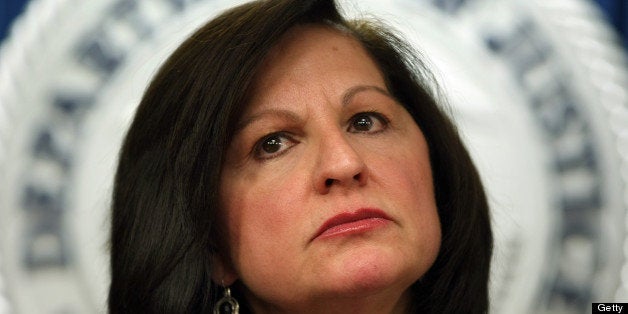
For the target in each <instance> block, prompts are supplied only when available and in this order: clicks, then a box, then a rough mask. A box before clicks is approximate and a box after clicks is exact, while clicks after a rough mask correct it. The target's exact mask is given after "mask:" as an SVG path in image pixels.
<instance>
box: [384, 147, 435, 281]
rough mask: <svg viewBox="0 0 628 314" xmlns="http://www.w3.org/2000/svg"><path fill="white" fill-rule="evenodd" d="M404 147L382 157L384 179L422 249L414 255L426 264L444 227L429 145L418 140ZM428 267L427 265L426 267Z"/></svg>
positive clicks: (432, 259)
mask: <svg viewBox="0 0 628 314" xmlns="http://www.w3.org/2000/svg"><path fill="white" fill-rule="evenodd" d="M398 147H401V148H400V149H398V150H396V151H395V152H394V153H391V154H388V157H386V158H385V159H382V161H381V162H380V166H381V168H382V169H383V170H382V171H381V174H380V176H379V177H380V179H381V180H382V181H383V182H384V183H383V184H384V185H385V189H386V190H387V191H388V193H389V195H390V200H391V201H393V202H396V203H395V204H394V205H393V206H395V207H396V208H398V209H399V210H398V213H399V215H400V216H401V217H402V219H401V221H403V222H404V224H405V226H404V227H406V228H404V230H405V232H406V235H407V236H408V238H410V239H411V242H412V243H414V245H415V247H418V248H419V250H417V251H415V253H414V254H413V255H414V256H413V258H415V259H417V260H418V261H419V264H420V265H422V268H425V267H429V266H430V265H431V264H432V263H433V262H434V260H435V259H436V256H437V255H438V251H439V248H440V242H441V227H440V218H439V216H438V210H437V207H436V200H435V196H434V187H433V179H432V171H431V165H430V162H429V155H428V151H427V146H426V144H424V142H421V145H417V144H416V141H413V142H412V143H407V144H406V145H399V146H398ZM423 270H426V269H423Z"/></svg>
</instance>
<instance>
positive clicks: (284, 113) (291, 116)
mask: <svg viewBox="0 0 628 314" xmlns="http://www.w3.org/2000/svg"><path fill="white" fill-rule="evenodd" d="M364 91H376V92H378V93H380V94H382V95H384V96H387V97H391V98H392V96H391V95H390V93H388V91H387V90H385V89H383V88H381V87H379V86H375V85H356V86H353V87H351V88H349V89H347V90H346V91H345V92H344V93H343V95H342V100H341V102H340V103H341V104H342V106H343V107H346V106H347V105H348V104H349V103H350V102H351V99H352V98H353V97H354V96H355V95H356V94H359V93H361V92H364ZM266 115H273V116H280V117H282V118H284V119H287V120H290V121H292V122H294V123H296V124H301V123H302V122H303V121H302V119H301V117H299V116H298V115H296V114H295V113H294V112H292V111H289V110H284V109H268V110H264V111H262V112H260V113H257V114H255V115H253V116H251V117H249V118H246V119H244V120H243V121H241V122H240V123H238V124H237V125H236V128H235V132H234V134H238V133H240V132H241V131H242V130H244V129H245V128H246V127H248V126H249V125H250V124H251V123H253V122H255V121H257V120H260V119H261V118H262V117H264V116H266Z"/></svg>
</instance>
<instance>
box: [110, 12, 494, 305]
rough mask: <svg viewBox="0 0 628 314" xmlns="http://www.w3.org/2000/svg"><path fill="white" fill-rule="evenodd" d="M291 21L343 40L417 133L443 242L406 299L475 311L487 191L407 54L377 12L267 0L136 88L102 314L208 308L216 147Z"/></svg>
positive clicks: (485, 244) (214, 290) (201, 34)
mask: <svg viewBox="0 0 628 314" xmlns="http://www.w3.org/2000/svg"><path fill="white" fill-rule="evenodd" d="M303 24H319V25H320V24H322V25H328V26H331V27H333V28H335V29H337V30H338V31H341V32H345V33H347V34H349V35H350V36H352V37H354V38H356V39H357V40H358V41H359V42H360V43H361V44H362V45H363V47H364V48H365V49H366V51H367V52H368V53H369V54H370V56H371V57H372V59H373V60H374V61H375V63H376V64H377V65H378V66H379V68H380V70H381V72H382V73H383V75H384V78H385V81H386V84H387V87H388V89H389V90H390V92H391V93H392V95H393V96H394V97H395V98H396V99H397V101H398V102H399V103H401V104H403V105H404V106H405V108H406V109H407V110H408V111H409V112H410V114H411V115H412V117H413V118H414V120H415V121H416V123H417V124H418V126H419V127H420V129H421V130H422V132H423V133H424V135H425V138H426V139H427V143H428V147H429V154H430V162H431V167H432V171H433V179H434V182H433V184H434V188H435V196H436V205H437V207H438V213H439V217H440V221H441V229H442V243H441V249H440V252H439V254H438V257H437V259H436V262H435V263H434V265H432V267H431V268H430V269H429V271H428V272H427V273H426V274H425V275H424V276H423V277H422V278H421V279H419V280H418V281H417V282H416V283H414V284H413V285H412V287H411V289H412V292H413V293H414V298H413V303H412V309H411V311H412V312H413V313H484V312H486V311H487V310H488V304H489V302H488V279H489V268H490V260H491V253H492V245H493V244H492V243H493V241H492V233H491V227H490V219H489V213H488V205H487V201H486V196H485V193H484V189H483V186H482V183H481V181H480V178H479V175H478V173H477V170H476V168H475V167H474V165H473V163H472V161H471V158H470V157H469V154H468V152H467V150H466V149H465V147H464V145H463V143H462V141H461V139H460V136H459V135H458V132H457V130H456V128H455V126H454V125H453V124H452V122H451V121H450V119H449V118H448V116H447V114H445V112H444V111H443V108H442V105H441V104H439V103H438V101H437V99H438V98H439V97H437V96H435V95H437V94H438V93H437V92H435V91H436V88H435V85H434V81H433V79H432V77H431V75H430V72H429V70H428V69H427V67H426V66H425V65H424V63H423V62H421V59H420V58H419V55H418V54H417V53H416V52H414V51H413V49H412V48H411V47H410V46H409V45H408V44H406V43H405V42H404V41H403V40H401V39H400V38H399V37H397V36H396V35H395V34H393V33H392V32H390V31H389V28H388V27H384V26H382V24H380V23H375V22H369V21H365V20H356V21H348V20H345V19H344V18H343V17H342V16H341V14H340V13H339V11H338V9H337V7H336V4H335V3H334V1H333V0H305V1H303V0H276V1H258V2H251V3H248V4H244V5H241V6H238V7H236V8H233V9H231V10H229V11H226V12H225V13H223V14H221V15H219V16H218V17H216V18H215V19H213V20H211V21H210V22H209V23H208V24H206V25H205V26H203V27H202V28H200V29H199V30H198V31H196V32H195V33H194V34H193V35H192V36H191V37H190V38H189V39H188V40H187V41H185V42H184V43H183V44H182V45H181V46H180V47H179V48H178V49H177V50H176V51H175V52H174V53H173V54H172V56H170V58H169V59H168V60H167V61H166V62H165V64H164V65H163V66H162V67H161V69H160V70H159V72H158V73H157V74H156V76H155V77H154V79H153V81H152V82H151V84H150V86H149V87H148V89H147V90H146V92H145V94H144V97H143V99H142V101H141V103H140V105H139V108H138V109H137V113H136V115H135V118H134V120H133V122H132V125H131V127H130V129H129V131H128V134H127V135H126V138H125V141H124V143H123V147H122V150H121V153H120V157H119V165H118V169H117V172H116V176H115V183H114V190H113V203H112V226H111V243H110V245H111V286H110V290H109V299H108V306H109V312H110V313H209V312H210V311H211V310H212V308H213V306H214V304H215V303H216V301H217V300H218V299H219V298H220V296H221V295H220V294H221V293H222V288H221V287H220V286H218V285H215V284H214V283H212V280H211V272H212V257H213V256H215V255H216V254H219V252H221V251H222V252H225V250H228V248H226V247H225V245H226V244H225V243H224V242H225V241H224V240H221V239H224V237H222V235H223V234H224V232H225V230H223V229H224V228H225V227H224V226H223V224H222V223H220V221H221V219H220V208H219V207H218V204H219V202H218V199H219V195H218V191H219V186H220V182H219V178H220V172H221V168H222V165H223V162H224V156H225V151H226V149H227V147H228V145H229V143H230V140H231V137H232V134H233V132H234V127H235V125H236V123H237V121H238V119H239V118H240V113H241V112H243V109H244V107H245V106H246V104H247V102H246V97H247V94H248V92H249V90H250V89H251V87H252V84H253V80H254V77H255V74H256V72H257V71H258V69H259V67H260V65H261V64H262V61H263V60H264V59H265V57H266V55H267V53H268V51H269V50H270V49H271V48H272V47H273V46H274V45H276V43H277V42H278V40H279V39H280V38H281V37H282V36H283V35H284V34H285V33H286V32H287V31H288V30H290V29H291V28H293V27H295V26H297V25H303ZM409 192H411V191H409ZM235 290H236V291H235V292H234V293H235V294H236V297H238V299H239V300H240V303H241V304H242V303H245V302H244V301H245V300H244V299H243V297H241V296H238V291H237V289H235ZM242 305H243V309H244V311H245V312H246V311H247V309H246V304H242Z"/></svg>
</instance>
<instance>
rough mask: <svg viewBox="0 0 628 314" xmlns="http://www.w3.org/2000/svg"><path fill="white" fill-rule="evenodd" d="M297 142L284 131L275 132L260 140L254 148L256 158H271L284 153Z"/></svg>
mask: <svg viewBox="0 0 628 314" xmlns="http://www.w3.org/2000/svg"><path fill="white" fill-rule="evenodd" d="M296 144H297V142H296V141H295V140H293V139H292V138H291V137H290V136H288V135H287V134H285V133H283V132H279V133H273V134H270V135H268V136H265V137H263V138H262V139H261V140H259V141H258V142H257V143H256V144H255V147H254V149H253V151H254V155H255V158H257V159H271V158H274V157H277V156H279V155H281V154H283V153H284V152H285V151H286V150H288V149H289V148H290V147H292V146H294V145H296Z"/></svg>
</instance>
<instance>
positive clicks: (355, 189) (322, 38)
mask: <svg viewBox="0 0 628 314" xmlns="http://www.w3.org/2000/svg"><path fill="white" fill-rule="evenodd" d="M221 182H222V183H221V191H220V193H221V205H222V210H224V215H225V219H226V220H225V223H226V224H227V227H228V230H229V237H228V246H229V248H230V252H229V253H230V255H229V256H228V257H226V258H224V260H225V261H227V263H225V264H227V265H223V266H224V267H222V270H221V271H218V273H214V278H215V280H217V281H218V282H220V280H226V281H227V282H225V283H226V284H230V283H231V282H232V281H233V280H235V278H236V277H237V278H238V279H239V280H241V281H242V283H243V284H244V286H245V287H246V289H247V291H246V293H247V298H248V299H249V302H250V303H251V304H252V306H253V307H255V308H257V309H258V310H262V309H264V308H265V309H266V310H273V311H276V310H279V309H282V310H287V311H297V310H298V308H299V307H306V308H309V309H313V308H315V307H316V306H325V307H327V308H328V309H329V307H330V306H331V305H330V304H333V303H329V302H334V301H335V302H338V304H341V303H342V302H345V301H347V302H349V300H354V303H353V304H355V301H356V300H359V301H363V302H366V303H368V302H369V300H370V301H373V302H372V304H376V303H378V302H377V300H393V301H394V302H393V303H396V304H393V306H397V307H399V306H400V304H401V303H402V302H403V300H404V299H405V298H404V297H402V296H407V295H404V292H405V291H406V290H407V288H408V287H409V286H410V285H411V284H412V283H414V282H415V281H416V280H417V279H419V278H420V277H421V276H422V275H423V274H424V273H425V272H426V271H427V270H428V268H429V267H430V266H431V265H432V263H433V262H434V260H435V259H436V256H437V254H438V250H439V245H440V224H439V218H438V214H437V210H436V205H435V200H434V191H433V186H432V174H431V169H430V162H429V157H428V148H427V145H426V141H425V138H424V136H423V134H422V132H421V130H420V129H419V128H418V126H417V125H416V124H415V122H414V121H413V119H412V117H411V116H410V115H409V114H408V112H407V111H406V110H405V109H404V107H403V106H401V105H400V104H399V103H398V102H396V101H395V99H394V98H393V97H391V96H390V94H389V91H388V90H387V88H386V85H385V83H384V80H383V78H382V75H381V73H380V71H379V70H378V68H377V66H376V65H375V64H374V63H373V61H372V60H371V59H370V58H369V56H368V55H367V53H366V52H365V50H364V49H363V48H362V47H361V46H360V44H359V43H358V42H357V41H356V40H354V39H352V38H350V37H348V36H346V35H344V34H342V33H340V32H339V31H336V30H333V29H331V28H326V27H322V26H304V27H298V28H296V29H294V30H292V31H291V32H290V33H288V34H287V35H286V36H285V38H284V39H283V40H282V41H281V42H280V43H279V44H278V45H277V47H275V48H274V49H273V50H272V51H271V53H270V55H269V57H268V59H267V60H266V62H265V63H264V64H263V67H262V69H261V71H260V75H258V77H257V78H256V84H255V86H254V89H253V93H252V94H251V97H250V103H249V105H248V107H247V110H246V111H245V112H244V113H243V115H242V119H241V120H240V124H239V126H238V131H237V133H236V135H235V137H234V139H233V141H232V143H231V144H230V147H229V149H228V153H227V159H226V163H225V165H224V168H223V172H222V176H221ZM229 269H230V270H231V271H229ZM358 303H359V302H358ZM369 306H371V305H369ZM332 308H333V307H332ZM354 310H357V309H355V308H354ZM369 310H374V311H376V312H379V310H384V309H375V308H370V309H369ZM388 310H390V308H389V309H388ZM358 311H359V310H358Z"/></svg>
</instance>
